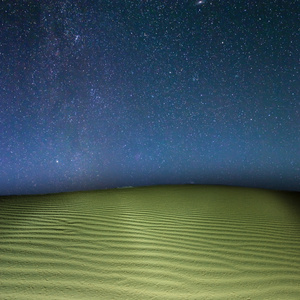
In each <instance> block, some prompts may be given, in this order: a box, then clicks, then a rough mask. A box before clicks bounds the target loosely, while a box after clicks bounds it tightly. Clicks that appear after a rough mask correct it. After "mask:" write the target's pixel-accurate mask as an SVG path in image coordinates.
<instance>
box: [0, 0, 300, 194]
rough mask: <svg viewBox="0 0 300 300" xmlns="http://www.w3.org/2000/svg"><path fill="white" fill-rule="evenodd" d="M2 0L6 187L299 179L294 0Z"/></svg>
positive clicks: (0, 186) (289, 183)
mask: <svg viewBox="0 0 300 300" xmlns="http://www.w3.org/2000/svg"><path fill="white" fill-rule="evenodd" d="M0 5H1V6H0V126H1V127H0V130H1V136H0V159H1V160H0V194H2V195H4V194H36V193H54V192H62V191H74V190H89V189H103V188H114V187H120V186H140V185H154V184H155V185H156V184H185V183H194V184H224V185H234V186H250V187H261V188H268V189H277V190H278V189H281V190H297V191H299V190H300V121H299V120H300V115H299V112H300V100H299V86H300V84H299V65H298V59H299V44H300V41H299V35H298V32H297V31H298V25H299V21H298V16H297V12H299V2H298V1H293V0H292V1H284V0H283V1H276V0H274V1H269V0H260V1H247V0H240V1H239V0H232V1H223V0H222V1H221V0H206V1H189V0H185V1H183V0H182V1H179V0H178V1H176V0H172V1H171V0H169V1H168V0H167V1H161V0H134V1H133V0H132V1H129V0H123V1H117V0H116V1H79V0H72V1H71V0H69V1H68V0H64V1H61V0H56V1H55V0H50V1H48V0H47V1H46V0H41V1H33V0H32V1H30V0H28V1H22V0H20V1H2V2H1V4H0Z"/></svg>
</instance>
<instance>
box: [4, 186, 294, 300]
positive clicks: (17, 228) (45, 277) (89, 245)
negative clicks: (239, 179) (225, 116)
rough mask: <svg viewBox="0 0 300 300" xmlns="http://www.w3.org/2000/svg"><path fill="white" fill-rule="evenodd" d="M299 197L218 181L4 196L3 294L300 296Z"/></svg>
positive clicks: (53, 296) (55, 296)
mask: <svg viewBox="0 0 300 300" xmlns="http://www.w3.org/2000/svg"><path fill="white" fill-rule="evenodd" d="M298 196H299V193H288V192H286V193H282V192H274V191H267V190H259V189H247V188H232V187H212V186H164V187H148V188H132V189H116V190H106V191H93V192H80V193H66V194H57V195H43V196H25V197H21V196H12V197H3V196H2V197H0V299H18V300H22V299H30V300H34V299H43V300H45V299H51V300H53V299H216V300H222V299H226V300H228V299H245V300H246V299H251V300H257V299H262V300H267V299H272V300H274V299H284V300H288V299H293V300H296V299H300V210H299V207H300V205H299V202H300V199H299V200H297V197H298ZM297 201H298V202H297Z"/></svg>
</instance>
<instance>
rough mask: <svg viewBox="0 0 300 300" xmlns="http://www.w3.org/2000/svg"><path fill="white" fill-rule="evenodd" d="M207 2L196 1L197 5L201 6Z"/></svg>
mask: <svg viewBox="0 0 300 300" xmlns="http://www.w3.org/2000/svg"><path fill="white" fill-rule="evenodd" d="M205 1H206V0H199V1H196V5H201V4H204V3H205Z"/></svg>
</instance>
